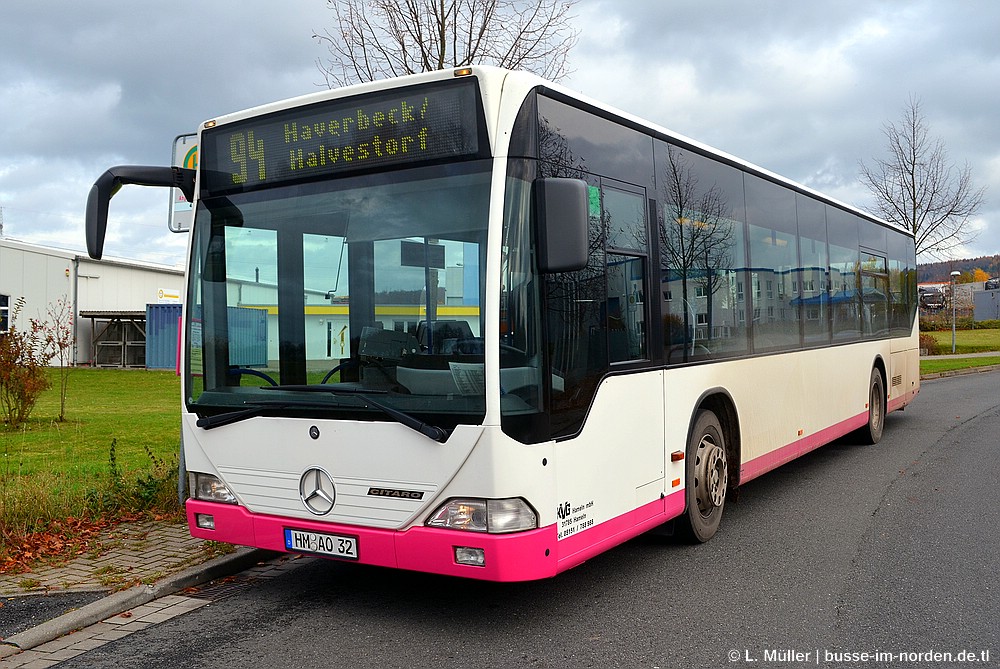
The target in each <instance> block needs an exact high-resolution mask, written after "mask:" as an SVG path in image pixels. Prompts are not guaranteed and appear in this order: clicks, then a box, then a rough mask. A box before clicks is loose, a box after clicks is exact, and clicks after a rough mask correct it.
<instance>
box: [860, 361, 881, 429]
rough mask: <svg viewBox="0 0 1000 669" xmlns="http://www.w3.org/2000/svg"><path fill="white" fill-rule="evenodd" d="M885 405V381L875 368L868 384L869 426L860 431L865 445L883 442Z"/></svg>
mask: <svg viewBox="0 0 1000 669" xmlns="http://www.w3.org/2000/svg"><path fill="white" fill-rule="evenodd" d="M885 404H886V402H885V381H883V380H882V372H880V371H879V370H878V368H875V369H872V375H871V379H870V380H869V382H868V424H867V425H865V426H864V427H863V428H861V429H860V430H858V434H859V436H860V437H861V440H862V441H863V442H864V443H866V444H877V443H878V442H879V441H881V440H882V429H883V428H884V427H885Z"/></svg>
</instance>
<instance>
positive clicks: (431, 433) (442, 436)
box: [261, 384, 448, 444]
mask: <svg viewBox="0 0 1000 669" xmlns="http://www.w3.org/2000/svg"><path fill="white" fill-rule="evenodd" d="M261 388H262V390H292V391H296V392H304V393H330V394H331V395H349V396H352V397H357V398H358V399H361V400H364V401H365V402H366V403H367V404H370V405H371V406H373V407H375V408H376V409H378V410H379V411H381V412H382V413H384V414H385V415H387V416H389V417H390V418H392V419H393V420H394V421H396V422H397V423H399V424H401V425H405V426H406V427H408V428H410V429H411V430H416V431H417V432H419V433H420V434H422V435H424V436H425V437H429V438H430V439H433V440H434V441H436V442H438V443H441V444H443V443H444V442H446V441H448V431H447V430H445V429H444V428H443V427H438V426H437V425H430V424H429V423H425V422H423V421H422V420H420V419H419V418H416V417H414V416H411V415H410V414H408V413H404V412H402V411H400V410H399V409H394V408H393V407H391V406H386V405H385V404H382V403H381V402H379V401H377V400H374V399H372V398H371V397H369V395H370V394H372V393H376V394H379V395H385V394H387V393H386V391H385V390H364V391H362V390H358V389H355V388H338V387H336V386H327V385H322V384H321V385H283V386H262V387H261Z"/></svg>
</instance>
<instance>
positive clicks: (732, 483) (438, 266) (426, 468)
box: [87, 67, 919, 581]
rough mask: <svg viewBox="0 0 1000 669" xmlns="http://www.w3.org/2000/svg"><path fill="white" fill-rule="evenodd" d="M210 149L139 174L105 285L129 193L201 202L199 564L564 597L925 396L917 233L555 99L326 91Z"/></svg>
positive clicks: (97, 223)
mask: <svg viewBox="0 0 1000 669" xmlns="http://www.w3.org/2000/svg"><path fill="white" fill-rule="evenodd" d="M198 145H199V152H200V157H199V164H198V166H197V168H196V169H193V170H192V169H185V168H156V167H116V168H112V169H111V170H109V171H108V172H107V173H105V174H104V175H103V176H102V177H101V178H100V179H98V181H97V183H95V185H94V188H93V189H92V193H91V199H90V201H89V203H88V223H87V234H88V245H89V250H90V253H91V255H92V256H93V257H95V258H99V257H100V255H101V249H102V246H103V239H104V233H105V229H106V225H107V212H108V204H109V200H110V198H111V195H112V194H113V193H114V191H115V190H117V188H118V187H120V186H121V185H122V184H126V183H137V184H144V185H161V186H176V187H179V188H180V189H181V190H182V191H184V193H185V196H186V198H187V200H189V201H191V202H193V203H194V212H195V215H194V222H193V225H192V228H191V231H190V256H189V262H188V272H187V292H186V298H185V304H184V328H183V407H182V436H183V458H182V469H183V474H184V477H183V479H182V480H186V482H187V495H188V499H187V500H186V508H187V517H188V520H189V523H190V527H191V533H192V534H193V535H194V536H196V537H203V538H205V539H213V540H216V541H222V542H228V543H233V544H242V545H247V546H257V547H261V548H266V549H272V550H277V551H290V552H302V553H310V554H316V555H321V556H326V557H330V558H336V559H341V560H352V561H356V562H359V563H363V564H370V565H381V566H385V567H393V568H400V569H410V570H417V571H424V572H433V573H438V574H449V575H454V576H463V577H469V578H479V579H489V580H497V581H519V580H529V579H538V578H545V577H550V576H554V575H556V574H558V573H560V572H562V571H565V570H566V569H569V568H571V567H573V566H575V565H578V564H580V563H582V562H583V561H585V560H587V559H588V558H590V557H592V556H594V555H597V554H598V553H601V552H602V551H605V550H607V549H609V548H612V547H613V546H615V545H617V544H620V543H622V542H624V541H626V540H628V539H629V538H632V537H635V536H637V535H639V534H640V533H643V532H646V531H647V530H651V529H653V528H657V527H660V526H665V524H667V523H675V524H676V525H677V528H678V531H679V532H682V533H684V534H685V535H686V536H688V537H689V538H691V539H692V540H694V541H707V540H708V539H710V538H711V537H712V536H713V535H714V534H715V533H716V531H717V530H718V528H719V524H720V520H721V518H722V514H723V509H724V508H725V505H726V501H727V499H728V498H730V496H731V494H732V491H733V490H734V489H735V488H736V487H737V486H739V485H742V484H743V483H745V482H746V481H748V480H750V479H752V478H754V477H756V476H759V475H761V474H763V473H765V472H767V471H768V470H771V469H773V468H775V467H777V466H779V465H781V464H782V463H784V462H787V461H789V460H791V459H793V458H795V457H797V456H799V455H802V454H803V453H806V452H808V451H810V450H812V449H814V448H817V447H818V446H821V445H823V444H826V443H828V442H830V441H832V440H834V439H836V438H838V437H840V436H842V435H845V434H848V433H852V432H855V433H857V434H858V435H860V437H861V438H862V439H864V440H865V441H869V442H872V443H874V442H877V441H878V440H879V438H880V437H881V434H882V429H883V424H884V420H885V416H886V413H887V412H890V411H893V410H896V409H901V408H903V407H904V406H905V405H906V404H907V403H908V402H910V400H912V399H913V397H914V396H915V395H916V393H917V392H918V388H919V375H918V372H919V368H918V336H917V325H916V318H915V315H916V311H917V289H916V263H915V257H914V243H913V238H912V237H911V236H909V235H908V234H906V233H904V232H902V231H900V230H898V229H896V228H893V227H890V226H888V225H886V224H885V223H883V222H881V221H878V220H876V219H874V218H872V217H871V216H868V215H867V214H864V213H863V212H861V211H858V210H856V209H853V208H851V207H849V206H846V205H844V204H841V203H839V202H836V201H833V200H831V199H829V198H826V197H824V196H822V195H820V194H818V193H816V192H814V191H812V190H810V189H808V188H805V187H803V186H800V185H797V184H795V183H792V182H790V181H788V180H786V179H784V178H782V177H779V176H777V175H775V174H772V173H770V172H767V171H765V170H762V169H760V168H757V167H754V166H752V165H750V164H747V163H746V162H743V161H741V160H739V159H737V158H734V157H732V156H729V155H726V154H723V153H720V152H718V151H715V150H713V149H711V148H709V147H706V146H704V145H702V144H699V143H697V142H694V141H692V140H690V139H686V138H684V137H681V136H678V135H677V134H675V133H672V132H670V131H668V130H666V129H664V128H661V127H658V126H656V125H652V124H649V123H647V122H644V121H641V120H639V119H637V118H635V117H632V116H630V115H628V114H625V113H622V112H620V111H617V110H615V109H612V108H611V107H608V106H606V105H603V104H599V103H597V102H594V101H592V100H589V99H585V98H583V97H581V96H579V95H577V94H574V93H572V92H570V91H568V90H566V89H564V88H561V87H559V86H557V85H554V84H551V83H548V82H546V81H544V80H542V79H539V78H537V77H535V76H532V75H528V74H524V73H517V72H508V71H503V70H498V69H491V68H485V67H483V68H480V67H473V68H463V69H456V70H448V71H440V72H434V73H427V74H420V75H414V76H409V77H405V78H400V79H394V80H388V81H380V82H375V83H368V84H363V85H358V86H352V87H350V88H344V89H341V90H335V91H329V92H326V91H324V92H322V93H316V94H312V95H308V96H305V97H301V98H297V99H293V100H289V101H284V102H277V103H274V104H269V105H265V106H262V107H257V108H254V109H251V110H248V111H243V112H239V113H235V114H230V115H228V116H220V117H218V118H215V119H212V120H210V121H208V122H206V123H204V124H203V125H202V127H201V128H200V129H199V136H198ZM248 315H249V316H251V317H248ZM250 324H253V326H252V327H251V325H250ZM265 339H266V343H267V346H266V350H267V354H266V355H265V354H264V353H263V350H264V347H263V341H262V340H265ZM249 349H253V350H255V351H258V353H257V354H256V355H248V354H247V351H248V350H249Z"/></svg>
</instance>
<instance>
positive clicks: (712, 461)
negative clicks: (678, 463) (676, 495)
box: [679, 410, 729, 543]
mask: <svg viewBox="0 0 1000 669" xmlns="http://www.w3.org/2000/svg"><path fill="white" fill-rule="evenodd" d="M684 459H685V475H686V481H687V484H686V486H685V489H684V500H685V506H686V511H685V514H684V516H683V517H682V518H681V519H680V520H681V522H680V523H679V525H680V529H681V530H682V532H681V534H682V536H684V538H686V539H688V540H689V541H690V542H692V543H704V542H706V541H708V540H709V539H711V538H712V537H713V536H715V532H716V531H717V530H718V529H719V523H720V522H721V521H722V512H723V510H724V509H725V505H726V492H727V488H728V485H729V461H728V457H727V453H726V438H725V432H724V431H723V430H722V424H721V423H720V422H719V419H718V417H717V416H716V415H715V412H713V411H709V410H703V411H699V412H698V415H697V417H696V418H695V421H694V426H693V427H692V428H691V434H690V435H689V436H688V445H687V452H686V454H685V456H684Z"/></svg>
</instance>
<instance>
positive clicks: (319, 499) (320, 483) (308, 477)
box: [299, 467, 337, 516]
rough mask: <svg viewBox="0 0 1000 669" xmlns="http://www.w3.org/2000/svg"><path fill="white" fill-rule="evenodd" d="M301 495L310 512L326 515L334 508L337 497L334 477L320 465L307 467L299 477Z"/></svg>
mask: <svg viewBox="0 0 1000 669" xmlns="http://www.w3.org/2000/svg"><path fill="white" fill-rule="evenodd" d="M299 497H300V498H301V499H302V503H303V504H305V505H306V508H307V509H309V513H313V514H316V515H317V516H325V515H326V514H328V513H330V511H332V510H333V503H334V501H336V499H337V490H336V489H335V488H334V487H333V477H332V476H330V475H329V474H328V473H327V472H326V470H324V469H320V468H319V467H311V468H309V469H307V470H306V473H305V474H303V475H302V478H301V479H299Z"/></svg>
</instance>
